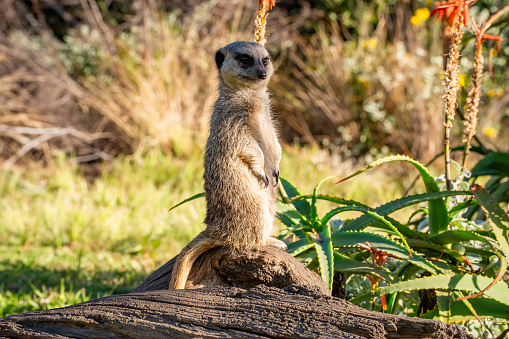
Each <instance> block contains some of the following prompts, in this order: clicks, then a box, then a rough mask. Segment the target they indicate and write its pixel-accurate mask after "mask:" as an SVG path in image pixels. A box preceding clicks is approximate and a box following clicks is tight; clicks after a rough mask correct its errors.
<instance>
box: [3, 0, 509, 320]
mask: <svg viewBox="0 0 509 339" xmlns="http://www.w3.org/2000/svg"><path fill="white" fill-rule="evenodd" d="M504 4H505V1H503V0H488V1H479V2H478V3H477V4H476V5H475V6H474V7H472V8H471V13H472V15H475V16H476V18H480V19H481V21H482V20H485V19H486V18H487V17H488V16H489V15H490V13H493V12H494V11H495V10H496V9H498V8H500V7H501V6H502V5H504ZM257 5H258V4H257V1H225V0H209V1H201V0H188V1H185V0H171V1H156V0H144V1H127V0H100V1H92V0H26V1H20V0H5V1H3V2H2V5H1V8H0V9H1V10H0V159H1V168H2V170H1V172H0V234H1V238H0V316H6V315H9V314H13V313H19V312H22V311H29V310H37V309H47V308H49V307H57V306H63V305H65V304H70V303H75V302H79V301H83V300H88V299H90V298H95V297H97V296H100V295H106V294H111V293H125V292H128V291H129V290H131V289H132V288H134V287H135V286H136V285H137V284H138V283H139V282H141V280H143V278H144V277H145V276H146V274H147V273H149V272H151V271H153V270H154V269H155V268H156V267H157V266H158V265H160V264H162V263H164V262H165V261H167V260H168V259H170V258H171V257H172V256H173V255H175V254H176V253H178V252H179V250H180V249H181V248H182V247H183V246H184V245H185V244H186V243H187V242H188V241H189V240H190V239H192V237H194V235H196V234H197V233H198V232H199V231H200V229H201V228H202V225H201V221H202V219H203V217H204V205H203V204H204V203H203V201H202V202H200V201H197V202H193V203H192V204H188V205H186V206H185V207H182V208H180V209H178V210H176V211H172V212H171V213H168V212H167V210H168V208H169V207H170V206H172V205H173V204H175V203H176V202H179V201H181V200H182V199H184V198H186V197H188V196H190V195H193V194H195V193H199V192H200V191H201V189H202V188H201V187H202V181H201V180H202V179H201V173H202V172H201V171H202V169H201V167H202V160H201V157H202V155H201V154H202V152H203V145H204V142H205V140H206V137H207V123H208V119H209V116H210V112H211V106H212V104H213V103H214V101H215V98H216V95H217V94H216V87H217V79H216V70H215V66H214V62H213V59H212V56H213V55H214V53H215V51H216V50H217V49H219V48H220V47H222V46H224V45H226V44H227V43H229V42H231V41H235V40H252V38H253V20H254V17H255V15H256V9H257ZM433 5H434V3H433V2H432V1H410V0H400V1H396V0H374V1H350V0H326V1H317V0H312V1H306V2H304V1H295V0H278V2H277V5H276V7H275V8H274V9H273V10H272V11H271V12H270V15H269V20H268V33H269V34H270V36H269V37H268V42H267V45H266V47H267V49H268V50H269V51H270V53H271V55H272V56H273V59H274V64H275V66H276V68H277V71H276V73H275V75H274V77H273V79H272V82H271V85H270V89H271V91H272V93H273V106H274V111H275V112H276V113H277V115H278V117H279V120H280V130H281V138H282V140H283V141H284V142H285V145H284V159H283V162H282V168H281V172H282V175H283V176H285V177H287V178H289V179H291V180H292V181H293V182H295V183H296V184H298V186H299V187H301V188H303V191H304V192H309V191H311V189H312V187H314V185H315V184H316V183H317V182H318V181H319V180H320V179H322V178H324V177H326V176H327V175H331V174H345V173H350V172H352V168H353V166H354V165H355V166H356V167H358V165H363V164H365V163H367V162H370V161H372V160H374V159H376V158H378V157H380V156H383V155H388V154H396V153H400V154H406V155H408V156H411V157H413V158H414V159H416V160H419V161H421V162H424V163H425V162H427V161H429V160H430V159H431V158H433V157H434V156H435V155H436V154H438V153H440V152H441V151H442V143H443V140H442V133H443V116H442V99H441V96H442V94H441V93H442V87H441V78H442V77H443V58H442V56H443V54H444V51H443V41H442V25H441V24H440V22H439V21H438V20H436V19H433V18H429V12H430V9H431V8H432V6H433ZM507 21H508V19H507V18H506V19H504V20H503V21H502V22H505V23H507ZM489 33H491V34H496V35H499V36H501V37H503V38H504V40H505V41H508V40H509V25H507V24H502V25H497V26H495V27H493V28H492V29H490V32H489ZM469 37H470V38H469ZM472 37H473V35H472V32H467V39H465V40H464V41H466V42H465V43H464V45H463V46H462V54H463V55H464V56H465V57H464V58H463V59H462V70H463V72H464V73H462V74H460V85H461V87H462V89H461V91H462V96H461V97H460V107H463V106H464V105H465V97H466V93H467V91H468V87H467V86H468V84H469V81H470V75H469V73H470V69H471V67H472V61H473V58H472V57H471V56H472V55H473V38H472ZM487 46H488V47H494V45H489V44H488V45H487ZM489 53H490V55H491V57H490V58H489V59H490V63H491V64H492V68H493V76H492V77H490V76H488V75H485V79H484V86H483V88H482V90H483V96H482V101H483V103H484V104H483V105H482V106H481V112H480V125H479V128H478V131H479V133H478V141H477V144H479V143H481V144H483V145H486V146H487V147H489V148H490V149H493V150H500V151H505V152H507V151H509V147H508V145H509V143H508V141H509V140H508V139H509V135H508V134H507V133H506V132H505V131H506V130H507V127H508V125H509V106H508V103H509V88H508V86H509V83H508V80H509V71H508V68H507V61H508V59H509V46H508V45H507V44H505V43H504V44H503V45H502V49H501V51H500V53H499V52H497V51H496V49H494V48H491V49H490V50H489ZM487 59H488V58H487ZM457 119H458V120H459V119H460V118H459V117H457ZM457 125H459V124H457ZM455 133H456V134H457V135H460V133H461V131H460V128H459V127H457V130H455ZM456 140H457V142H458V143H457V145H454V144H453V146H458V145H460V144H461V143H460V141H461V137H457V138H456ZM477 144H476V142H474V145H477ZM477 160H478V158H477V159H476V158H475V157H473V158H472V160H471V161H472V164H473V163H474V162H475V161H477ZM408 168H409V167H405V166H401V167H399V168H395V167H391V169H390V171H391V172H390V173H387V172H384V171H387V169H384V168H380V169H378V170H377V171H374V172H370V174H369V175H370V176H369V179H366V180H364V181H357V182H354V181H352V182H351V183H349V185H347V186H342V187H331V188H330V190H333V192H334V194H336V195H341V196H344V197H345V198H348V199H355V200H360V201H363V202H365V203H367V204H370V205H379V204H382V203H383V202H386V201H388V200H391V199H394V198H395V197H398V196H400V195H401V194H402V192H403V191H404V190H405V189H406V188H407V187H408V186H409V184H410V182H411V179H413V178H412V177H411V175H410V174H407V169H408ZM442 173H443V169H442V167H441V166H437V168H436V171H435V173H434V174H435V175H437V176H438V175H440V174H442ZM417 189H419V188H417ZM421 189H422V188H421ZM324 190H327V189H326V188H324Z"/></svg>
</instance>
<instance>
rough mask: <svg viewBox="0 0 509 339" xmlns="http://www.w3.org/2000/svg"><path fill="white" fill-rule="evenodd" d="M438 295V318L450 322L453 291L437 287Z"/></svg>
mask: <svg viewBox="0 0 509 339" xmlns="http://www.w3.org/2000/svg"><path fill="white" fill-rule="evenodd" d="M435 293H436V296H437V307H438V320H440V321H441V322H443V323H446V324H448V323H449V318H450V317H451V308H450V305H449V303H450V301H451V292H450V291H449V290H442V289H437V290H435Z"/></svg>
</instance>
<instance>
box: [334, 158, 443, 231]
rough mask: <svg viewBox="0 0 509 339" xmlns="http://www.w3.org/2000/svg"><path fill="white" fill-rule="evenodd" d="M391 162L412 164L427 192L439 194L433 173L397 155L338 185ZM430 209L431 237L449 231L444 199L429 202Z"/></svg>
mask: <svg viewBox="0 0 509 339" xmlns="http://www.w3.org/2000/svg"><path fill="white" fill-rule="evenodd" d="M391 161H406V162H408V163H410V164H412V165H413V166H414V167H415V168H416V169H417V170H418V171H419V174H420V175H421V178H422V180H423V181H424V186H425V187H426V192H428V193H431V192H439V191H440V188H439V187H438V184H437V182H436V181H435V179H434V178H433V176H432V175H431V173H430V172H429V171H428V169H427V168H426V167H425V166H424V165H422V164H421V163H419V162H418V161H415V160H413V159H412V158H409V157H407V156H404V155H395V156H390V157H385V158H382V159H379V160H377V161H374V162H372V163H371V164H369V165H368V166H366V167H364V168H363V169H361V170H360V171H357V172H355V173H354V174H352V175H350V176H348V177H346V178H345V179H342V180H340V181H338V182H337V183H340V182H343V181H345V180H347V179H350V178H353V177H355V176H357V175H359V174H361V173H363V172H365V171H367V170H369V169H371V168H373V167H376V166H378V165H381V164H385V163H387V162H391ZM428 208H429V230H430V234H431V235H435V234H438V233H441V232H443V231H445V230H446V229H447V225H448V217H447V208H446V206H445V202H444V200H443V199H434V200H429V201H428Z"/></svg>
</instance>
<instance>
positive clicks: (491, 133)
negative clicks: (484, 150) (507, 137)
mask: <svg viewBox="0 0 509 339" xmlns="http://www.w3.org/2000/svg"><path fill="white" fill-rule="evenodd" d="M482 132H483V133H484V135H486V136H487V137H488V138H490V139H495V138H496V137H497V134H498V132H497V130H496V129H495V128H494V127H493V126H490V127H484V128H483V129H482Z"/></svg>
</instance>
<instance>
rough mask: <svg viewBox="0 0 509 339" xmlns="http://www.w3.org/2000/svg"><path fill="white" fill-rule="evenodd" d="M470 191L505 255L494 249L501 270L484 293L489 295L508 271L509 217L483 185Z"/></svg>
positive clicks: (474, 186) (473, 187) (476, 186)
mask: <svg viewBox="0 0 509 339" xmlns="http://www.w3.org/2000/svg"><path fill="white" fill-rule="evenodd" d="M470 190H471V191H472V193H474V195H475V197H476V198H477V201H478V202H479V204H480V205H481V208H482V209H483V211H484V213H485V214H486V215H487V216H488V218H489V220H490V225H491V227H492V229H493V233H495V237H496V238H497V241H498V244H499V245H500V248H501V249H502V252H503V254H500V253H499V252H498V250H497V249H496V248H495V247H494V249H495V252H496V254H497V256H498V258H499V259H500V269H499V271H498V273H497V276H496V277H495V279H494V280H493V281H492V283H491V284H490V286H488V287H486V289H488V290H487V291H484V293H485V294H487V292H489V291H491V290H492V289H493V285H495V284H497V282H498V281H500V279H502V277H503V276H504V274H505V272H506V270H507V258H508V256H509V242H508V237H509V216H508V215H507V213H505V211H504V210H503V209H502V208H501V207H500V205H499V204H498V202H497V201H496V200H495V198H493V197H492V196H491V195H490V194H489V192H488V191H487V190H486V189H485V188H484V187H482V186H481V185H472V186H471V187H470ZM495 286H496V285H495Z"/></svg>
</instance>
